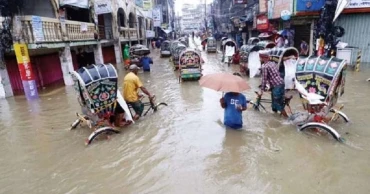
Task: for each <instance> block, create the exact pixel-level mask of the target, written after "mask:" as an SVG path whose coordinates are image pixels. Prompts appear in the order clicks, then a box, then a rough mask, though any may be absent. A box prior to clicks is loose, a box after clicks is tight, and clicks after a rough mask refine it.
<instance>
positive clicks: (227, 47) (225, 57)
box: [222, 39, 237, 65]
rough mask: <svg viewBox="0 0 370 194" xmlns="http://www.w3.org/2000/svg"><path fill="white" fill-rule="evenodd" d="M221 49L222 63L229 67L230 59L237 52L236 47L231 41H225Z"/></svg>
mask: <svg viewBox="0 0 370 194" xmlns="http://www.w3.org/2000/svg"><path fill="white" fill-rule="evenodd" d="M222 47H223V50H222V61H223V62H225V63H227V64H228V65H230V64H231V58H232V56H233V55H234V54H235V53H236V51H237V45H236V43H235V42H234V41H233V40H231V39H227V40H225V41H224V42H223V45H222Z"/></svg>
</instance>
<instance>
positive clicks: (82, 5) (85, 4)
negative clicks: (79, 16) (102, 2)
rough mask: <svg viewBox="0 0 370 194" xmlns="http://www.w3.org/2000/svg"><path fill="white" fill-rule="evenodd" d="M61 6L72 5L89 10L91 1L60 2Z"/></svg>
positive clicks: (73, 0)
mask: <svg viewBox="0 0 370 194" xmlns="http://www.w3.org/2000/svg"><path fill="white" fill-rule="evenodd" d="M59 5H60V6H63V5H71V6H75V7H79V8H84V9H88V8H89V1H88V0H59Z"/></svg>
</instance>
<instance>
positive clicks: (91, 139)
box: [86, 127, 120, 145]
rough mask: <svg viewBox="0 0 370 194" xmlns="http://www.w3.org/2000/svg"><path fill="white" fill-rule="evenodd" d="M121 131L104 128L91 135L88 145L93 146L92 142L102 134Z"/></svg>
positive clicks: (87, 141)
mask: <svg viewBox="0 0 370 194" xmlns="http://www.w3.org/2000/svg"><path fill="white" fill-rule="evenodd" d="M119 132H120V131H118V130H116V129H114V128H112V127H102V128H99V129H97V130H95V131H94V132H92V133H91V134H90V136H89V137H88V138H87V140H86V145H89V144H91V142H92V141H93V140H94V139H95V138H96V137H98V136H99V135H101V134H110V133H119Z"/></svg>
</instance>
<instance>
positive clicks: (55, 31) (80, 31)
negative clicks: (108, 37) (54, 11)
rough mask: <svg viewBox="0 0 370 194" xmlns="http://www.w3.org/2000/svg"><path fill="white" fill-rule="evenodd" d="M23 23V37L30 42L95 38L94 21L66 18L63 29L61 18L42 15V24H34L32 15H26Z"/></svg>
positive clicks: (22, 20)
mask: <svg viewBox="0 0 370 194" xmlns="http://www.w3.org/2000/svg"><path fill="white" fill-rule="evenodd" d="M21 25H22V36H23V39H24V41H25V42H26V43H28V44H34V43H52V42H62V41H87V40H94V39H95V26H94V24H93V23H86V22H77V21H70V20H65V29H63V28H62V24H61V22H60V21H59V19H55V18H47V17H41V24H34V23H33V22H32V16H24V17H22V19H21Z"/></svg>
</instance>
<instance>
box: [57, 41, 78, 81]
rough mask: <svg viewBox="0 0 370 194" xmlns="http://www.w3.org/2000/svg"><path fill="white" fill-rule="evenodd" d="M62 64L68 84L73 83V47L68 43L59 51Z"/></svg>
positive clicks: (64, 78)
mask: <svg viewBox="0 0 370 194" xmlns="http://www.w3.org/2000/svg"><path fill="white" fill-rule="evenodd" d="M59 58H60V64H61V66H62V72H63V80H64V84H65V85H66V86H71V85H73V79H72V76H71V74H70V72H72V71H74V67H73V61H72V55H71V47H70V46H69V45H66V46H65V47H64V49H63V50H62V51H60V53H59Z"/></svg>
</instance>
